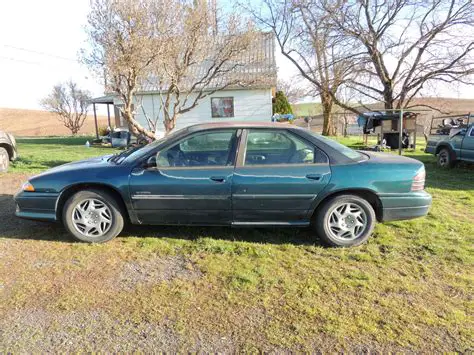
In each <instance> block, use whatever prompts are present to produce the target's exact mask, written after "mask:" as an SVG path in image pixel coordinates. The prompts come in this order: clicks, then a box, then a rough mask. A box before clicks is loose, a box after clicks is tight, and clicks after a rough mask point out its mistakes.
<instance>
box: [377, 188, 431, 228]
mask: <svg viewBox="0 0 474 355" xmlns="http://www.w3.org/2000/svg"><path fill="white" fill-rule="evenodd" d="M379 198H380V201H381V202H382V221H384V222H386V221H396V220H402V219H413V218H418V217H423V216H426V215H427V214H428V212H429V210H430V207H431V202H432V198H431V195H430V194H429V193H427V192H426V191H420V192H411V193H405V194H381V195H379Z"/></svg>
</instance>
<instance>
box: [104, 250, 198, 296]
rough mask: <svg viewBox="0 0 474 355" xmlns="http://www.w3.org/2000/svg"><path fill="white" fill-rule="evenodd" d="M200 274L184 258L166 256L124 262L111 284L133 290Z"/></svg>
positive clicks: (194, 278) (188, 278)
mask: <svg viewBox="0 0 474 355" xmlns="http://www.w3.org/2000/svg"><path fill="white" fill-rule="evenodd" d="M201 276H202V273H201V271H200V270H199V269H198V268H197V266H196V265H194V264H193V263H192V262H190V261H189V260H187V259H186V258H184V257H182V256H167V257H156V258H153V259H151V260H136V261H130V262H127V263H125V264H124V265H123V267H122V271H121V272H120V274H119V276H118V277H117V278H114V280H112V284H113V285H114V287H115V288H117V289H125V290H133V289H135V288H136V287H137V286H141V285H143V286H146V285H148V286H149V285H153V284H156V283H160V282H163V281H172V280H174V279H181V280H187V281H192V280H196V279H198V278H200V277H201Z"/></svg>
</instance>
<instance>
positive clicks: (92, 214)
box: [63, 190, 124, 243]
mask: <svg viewBox="0 0 474 355" xmlns="http://www.w3.org/2000/svg"><path fill="white" fill-rule="evenodd" d="M63 223H64V226H65V228H66V229H67V231H68V232H69V233H70V234H71V235H72V236H73V237H74V238H76V239H77V240H80V241H83V242H89V243H103V242H107V241H109V240H111V239H113V238H115V237H116V236H117V235H118V234H119V233H120V232H121V231H122V229H123V225H124V218H123V215H122V211H121V208H120V205H119V204H118V202H117V200H116V199H115V197H114V196H113V195H111V194H110V193H107V192H105V191H101V190H83V191H79V192H77V193H75V194H74V195H72V196H71V197H70V198H69V199H68V200H67V201H66V203H65V204H64V209H63Z"/></svg>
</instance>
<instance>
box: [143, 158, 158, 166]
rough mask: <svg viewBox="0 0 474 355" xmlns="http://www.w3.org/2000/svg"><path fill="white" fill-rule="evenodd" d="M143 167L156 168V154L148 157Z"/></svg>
mask: <svg viewBox="0 0 474 355" xmlns="http://www.w3.org/2000/svg"><path fill="white" fill-rule="evenodd" d="M144 168H145V169H151V168H156V155H153V156H151V157H149V158H148V160H147V161H146V163H145V166H144Z"/></svg>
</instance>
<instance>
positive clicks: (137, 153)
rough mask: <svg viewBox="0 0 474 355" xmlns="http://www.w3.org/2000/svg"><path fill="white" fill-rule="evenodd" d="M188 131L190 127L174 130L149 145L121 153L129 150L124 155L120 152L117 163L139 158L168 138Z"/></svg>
mask: <svg viewBox="0 0 474 355" xmlns="http://www.w3.org/2000/svg"><path fill="white" fill-rule="evenodd" d="M187 131H188V128H183V129H179V130H177V131H174V132H172V133H170V134H168V135H167V136H164V137H163V138H160V139H157V140H156V141H154V142H152V143H150V144H147V145H145V146H142V147H137V149H133V150H131V151H125V152H122V153H121V154H124V153H127V152H128V153H127V154H125V155H124V156H121V154H119V156H120V159H117V164H120V163H121V162H123V161H124V160H125V159H127V161H133V160H135V159H137V158H138V157H141V156H143V155H146V154H148V153H149V152H151V151H152V150H153V149H155V148H156V147H158V146H159V145H160V144H162V143H163V142H165V141H167V140H168V139H173V138H174V137H176V136H178V135H181V134H183V133H186V132H187ZM113 158H114V157H112V159H113Z"/></svg>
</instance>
